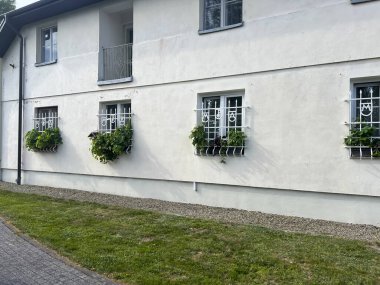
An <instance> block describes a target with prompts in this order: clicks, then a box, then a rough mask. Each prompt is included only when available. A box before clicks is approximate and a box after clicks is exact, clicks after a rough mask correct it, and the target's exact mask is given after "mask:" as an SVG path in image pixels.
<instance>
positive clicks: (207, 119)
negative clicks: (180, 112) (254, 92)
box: [196, 94, 247, 155]
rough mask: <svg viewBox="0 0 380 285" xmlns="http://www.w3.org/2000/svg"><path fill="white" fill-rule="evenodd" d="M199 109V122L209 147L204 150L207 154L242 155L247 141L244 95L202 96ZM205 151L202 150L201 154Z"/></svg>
mask: <svg viewBox="0 0 380 285" xmlns="http://www.w3.org/2000/svg"><path fill="white" fill-rule="evenodd" d="M200 105H201V106H200V108H199V109H197V110H196V111H197V119H198V124H199V125H203V127H204V131H205V139H206V142H207V147H206V149H204V150H203V151H201V153H198V154H206V155H229V154H232V155H243V154H244V148H245V142H244V141H245V140H244V139H242V140H236V139H235V138H234V139H233V138H232V136H235V137H236V135H240V136H241V137H242V136H243V137H245V129H246V128H247V127H246V126H245V111H246V108H247V106H245V105H244V100H243V96H242V95H237V94H232V95H219V96H205V97H201V104H200ZM202 152H203V153H202Z"/></svg>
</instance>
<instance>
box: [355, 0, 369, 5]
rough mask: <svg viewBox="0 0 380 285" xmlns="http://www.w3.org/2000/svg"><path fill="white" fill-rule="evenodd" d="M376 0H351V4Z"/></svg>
mask: <svg viewBox="0 0 380 285" xmlns="http://www.w3.org/2000/svg"><path fill="white" fill-rule="evenodd" d="M372 1H375V0H351V4H360V3H365V2H372Z"/></svg>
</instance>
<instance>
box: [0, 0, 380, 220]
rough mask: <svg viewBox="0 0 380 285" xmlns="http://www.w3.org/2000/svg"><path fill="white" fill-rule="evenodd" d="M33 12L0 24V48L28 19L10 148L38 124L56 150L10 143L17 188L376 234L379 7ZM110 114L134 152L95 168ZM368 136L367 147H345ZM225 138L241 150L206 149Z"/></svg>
mask: <svg viewBox="0 0 380 285" xmlns="http://www.w3.org/2000/svg"><path fill="white" fill-rule="evenodd" d="M39 2H40V3H38V5H39V6H38V7H37V4H32V5H29V6H27V7H24V8H22V9H19V10H16V11H14V12H11V13H10V14H9V15H8V19H5V20H3V23H2V30H3V31H2V32H0V41H2V40H1V37H2V36H4V34H5V32H4V30H5V29H6V27H7V25H12V19H13V21H17V19H18V18H17V17H19V18H24V19H26V18H28V17H29V18H30V19H29V18H28V21H27V22H26V23H25V24H23V25H21V24H19V26H20V27H18V28H17V27H16V30H18V31H19V33H20V34H21V36H22V37H23V38H24V39H25V43H24V57H25V61H24V77H23V80H22V81H23V87H24V88H23V100H22V102H23V103H22V108H23V118H22V123H23V130H22V134H23V138H22V139H23V141H24V139H25V138H24V137H25V134H26V132H27V131H29V130H31V129H34V128H39V127H41V126H42V124H44V125H45V123H46V124H48V123H49V118H50V117H51V118H54V119H53V121H50V123H51V124H52V125H47V127H51V126H58V127H59V129H60V132H61V135H62V140H63V144H62V145H59V146H58V148H57V151H56V152H32V151H28V150H27V149H26V148H25V146H23V147H22V153H21V157H22V165H21V170H22V171H21V173H22V180H21V181H22V183H23V184H34V185H45V186H53V187H66V188H74V189H80V190H85V191H93V192H102V193H110V194H117V195H126V196H133V197H142V198H154V199H161V200H168V201H175V202H182V203H196V204H204V205H210V206H218V207H230V208H238V209H246V210H254V211H262V212H266V213H275V214H283V215H291V216H301V217H308V218H314V219H326V220H334V221H340V222H349V223H363V224H373V225H377V226H380V186H379V185H380V183H379V182H380V161H379V160H378V159H377V158H378V155H377V151H378V150H377V144H376V143H377V142H376V140H377V136H380V134H378V131H379V126H380V118H379V108H380V104H379V103H380V100H379V98H380V94H379V86H380V49H379V48H378V46H380V39H379V37H378V36H377V35H378V30H379V28H380V20H379V18H378V12H379V11H380V1H350V0H320V1H311V0H297V1H277V0H266V1H261V0H240V1H239V0H231V1H230V0H219V1H218V0H215V1H210V0H204V1H203V0H179V1H172V0H159V1H152V0H134V1H132V0H123V1H117V0H115V1H113V0H108V1H92V3H87V4H86V5H83V7H75V8H71V10H67V11H66V10H62V8H60V6H55V5H59V4H58V2H62V1H55V0H42V1H39ZM56 2H57V3H56ZM66 2H67V1H66ZM79 2H81V1H78V3H79ZM87 2H91V1H87ZM95 2H96V3H95ZM354 2H360V3H354ZM48 5H51V6H52V7H53V8H51V7H50V8H51V11H53V12H52V13H53V14H54V15H48V14H44V13H41V12H39V11H38V9H43V8H46V7H47V6H48ZM33 9H34V10H33ZM12 13H13V14H12ZM28 13H29V15H28ZM33 13H35V14H36V15H38V16H36V17H35V18H33V17H32V16H31V15H30V14H33ZM1 45H3V46H4V45H6V44H5V43H4V41H3V43H0V46H1ZM3 50H4V52H3V54H2V59H1V69H0V70H1V78H2V80H1V82H2V88H1V110H2V111H1V112H2V116H1V118H2V127H1V177H2V180H3V181H8V182H15V179H16V178H17V162H18V149H17V140H18V131H17V127H18V115H19V109H18V108H19V101H18V97H19V82H20V78H19V71H20V70H19V69H20V65H19V57H20V52H19V40H18V38H17V37H15V35H14V39H13V40H12V41H9V44H8V45H7V46H5V47H3ZM46 114H48V115H46ZM121 114H124V115H125V116H126V117H124V119H125V118H127V119H128V120H129V118H131V121H132V125H133V131H134V134H133V146H132V148H131V150H130V151H129V153H128V154H125V155H122V156H121V157H120V158H119V159H118V160H116V161H113V162H110V163H107V164H102V163H100V162H99V161H98V160H96V159H94V157H93V156H92V154H91V151H90V150H89V149H90V147H91V140H90V139H89V138H88V136H89V135H90V134H91V133H93V132H94V131H102V128H104V129H106V130H107V131H110V132H112V130H113V129H115V128H117V127H118V126H119V125H122V124H123V120H122V115H121ZM113 115H114V116H113ZM46 117H48V118H47V121H44V120H43V118H46ZM36 124H37V126H36ZM199 125H204V131H205V135H206V140H207V147H204V148H203V149H201V150H198V151H197V150H195V149H194V146H193V145H192V143H191V140H190V139H189V135H190V132H191V130H192V129H193V128H194V127H195V126H199ZM366 127H370V128H371V130H370V132H371V134H370V138H369V140H370V143H364V142H361V143H360V144H355V143H348V142H347V141H346V145H345V138H347V137H348V136H349V134H350V129H351V130H357V131H362V129H364V128H366ZM231 130H238V131H240V132H244V134H245V135H246V139H245V143H244V147H242V146H241V145H238V146H236V145H235V146H234V145H232V146H230V147H227V148H224V149H222V147H220V145H218V144H217V142H216V140H217V139H218V138H219V139H220V138H221V139H222V140H223V139H224V140H226V138H227V137H229V136H230V135H231ZM355 138H356V137H355V136H354V139H355ZM221 150H222V151H225V154H226V157H224V155H222V156H221V155H220V154H221ZM221 161H222V162H224V163H221Z"/></svg>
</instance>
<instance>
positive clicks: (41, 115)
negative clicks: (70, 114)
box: [33, 106, 59, 132]
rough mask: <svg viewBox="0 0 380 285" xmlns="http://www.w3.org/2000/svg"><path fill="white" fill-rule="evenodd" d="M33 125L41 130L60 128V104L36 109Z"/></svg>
mask: <svg viewBox="0 0 380 285" xmlns="http://www.w3.org/2000/svg"><path fill="white" fill-rule="evenodd" d="M34 114H35V115H34V118H33V127H34V129H35V130H37V131H39V132H43V131H45V130H46V129H53V128H58V121H59V117H58V106H47V107H38V108H36V109H35V111H34Z"/></svg>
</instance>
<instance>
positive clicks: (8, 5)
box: [0, 0, 16, 15]
mask: <svg viewBox="0 0 380 285" xmlns="http://www.w3.org/2000/svg"><path fill="white" fill-rule="evenodd" d="M15 2H16V1H15V0H0V15H1V14H4V13H7V12H9V11H12V10H14V9H16V5H15Z"/></svg>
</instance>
